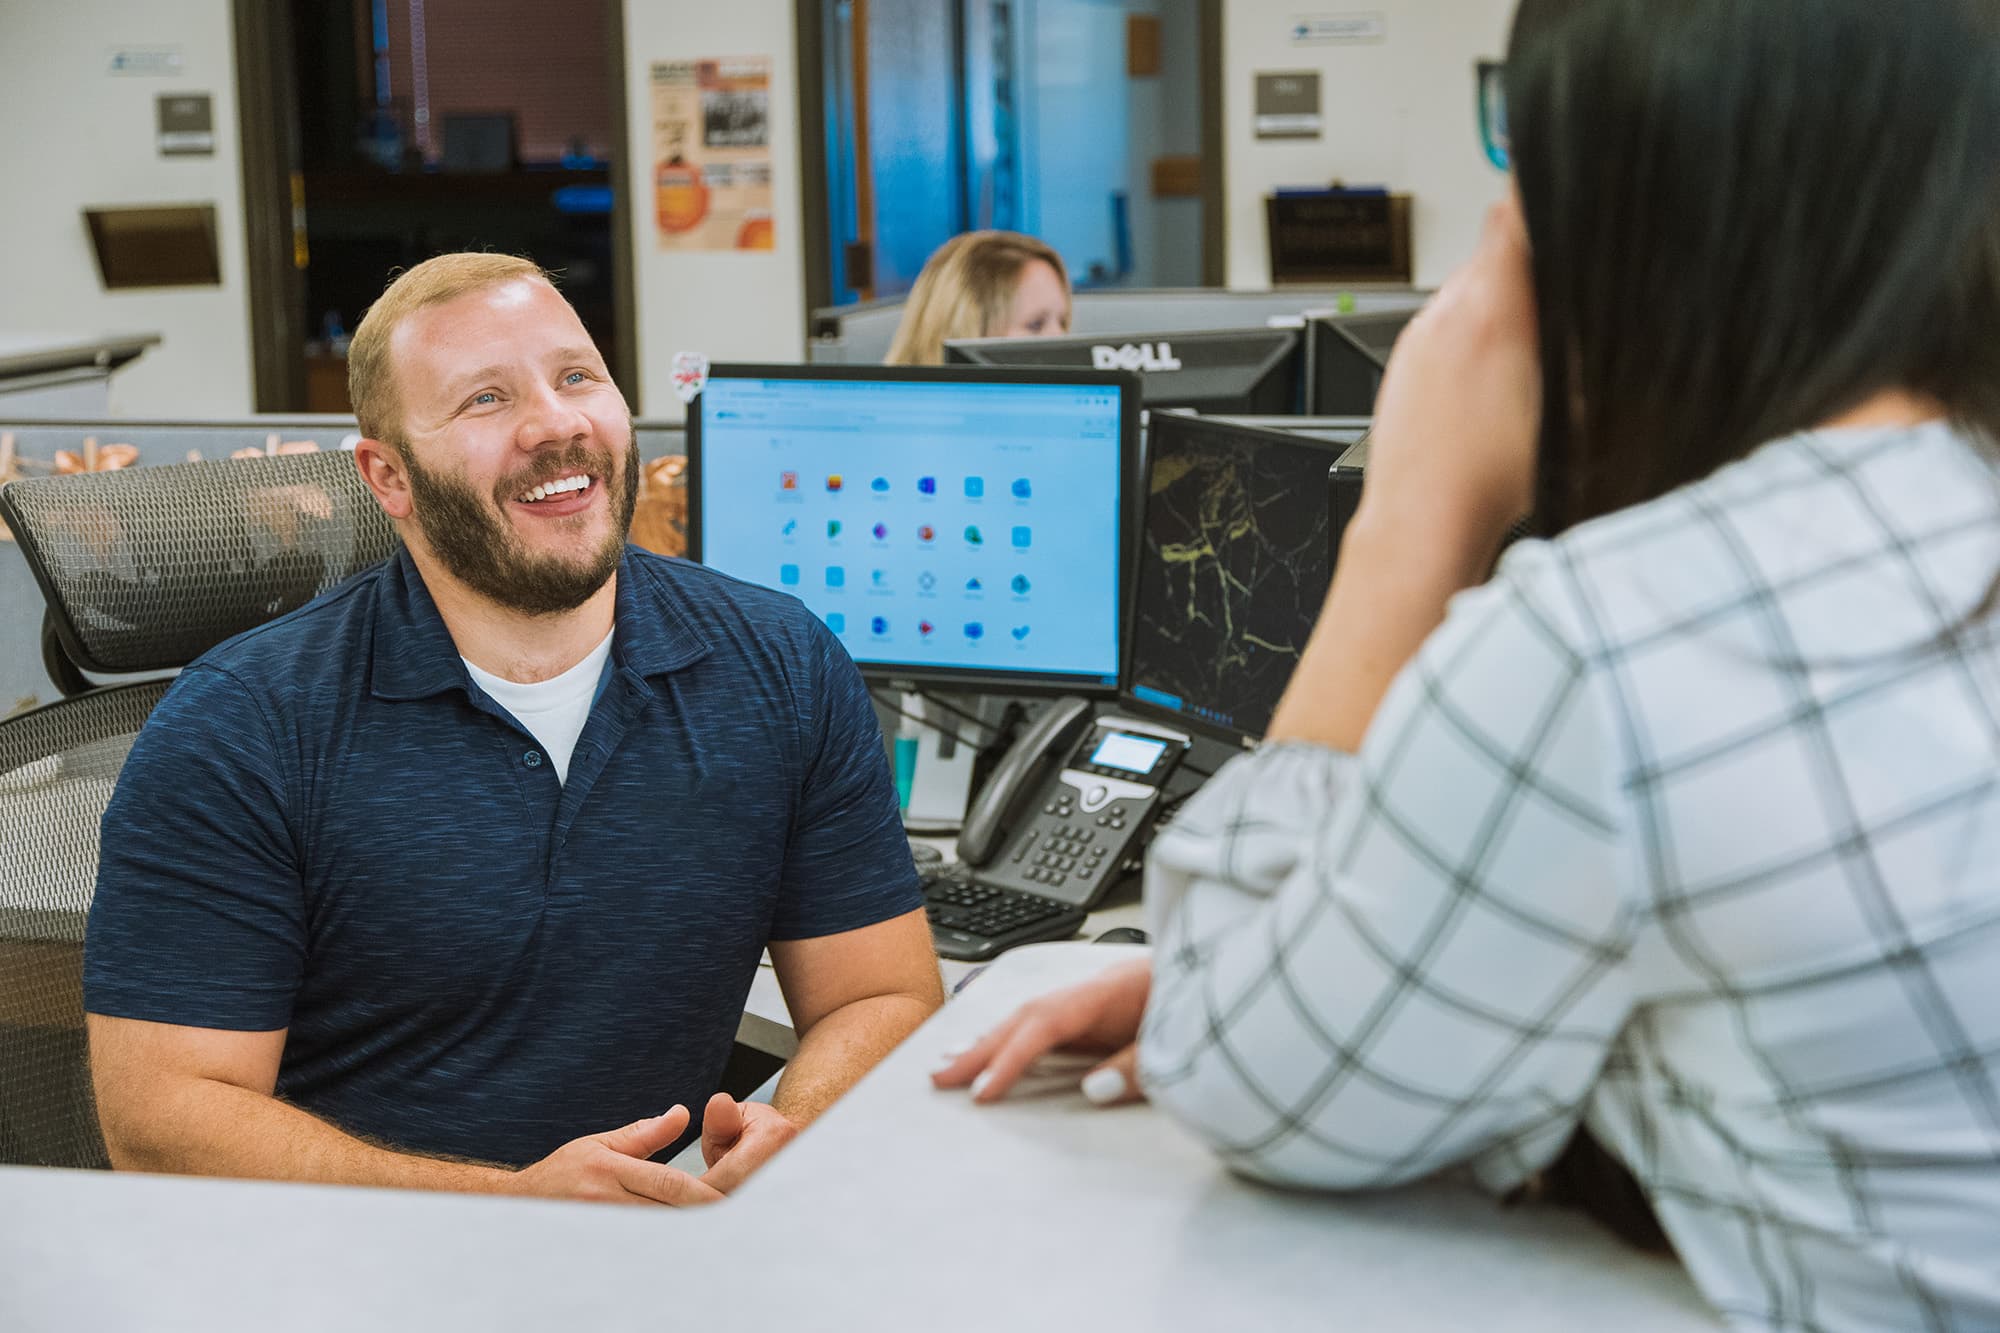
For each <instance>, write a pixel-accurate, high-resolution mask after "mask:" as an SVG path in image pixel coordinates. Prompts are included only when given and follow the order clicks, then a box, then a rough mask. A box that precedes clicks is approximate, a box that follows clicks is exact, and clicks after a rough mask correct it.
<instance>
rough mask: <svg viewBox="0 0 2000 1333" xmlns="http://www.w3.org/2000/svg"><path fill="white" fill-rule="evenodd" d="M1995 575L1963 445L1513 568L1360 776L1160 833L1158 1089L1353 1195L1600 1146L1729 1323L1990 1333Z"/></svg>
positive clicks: (1283, 761) (1311, 782) (1649, 516)
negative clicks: (1620, 1162) (1617, 1160)
mask: <svg viewBox="0 0 2000 1333" xmlns="http://www.w3.org/2000/svg"><path fill="white" fill-rule="evenodd" d="M1996 571H2000V477H1996V474H1995V471H1994V470H1993V469H1992V468H1991V467H1990V466H1989V465H1988V464H1987V463H1986V461H1985V460H1984V459H1983V457H1982V456H1981V455H1979V454H1978V453H1977V452H1976V451H1975V450H1973V449H1972V448H1970V447H1969V446H1968V444H1967V442H1966V440H1965V439H1964V437H1962V436H1961V435H1959V434H1957V433H1956V432H1955V431H1954V430H1953V429H1952V428H1951V427H1949V426H1946V425H1944V424H1932V425H1928V426H1923V427H1919V428H1915V429H1901V430H1889V431H1885V430H1871V431H1860V430H1857V431H1832V432H1822V433H1817V434H1808V435H1801V436H1797V437H1793V438H1790V439H1786V440H1782V441H1779V442H1776V443H1774V444H1771V445H1769V446H1767V447H1765V448H1763V449H1761V450H1759V451H1758V452H1757V453H1755V454H1754V455H1752V456H1751V457H1749V458H1747V459H1744V460H1742V461H1740V462H1738V463H1735V464H1732V465H1730V466H1728V467H1726V468H1723V469H1721V470H1720V471H1718V472H1717V473H1715V474H1714V475H1712V476H1710V477H1709V478H1707V479H1705V480H1704V481H1702V482H1700V483H1698V484H1695V485H1692V486H1689V487H1685V488H1683V489H1681V490H1679V491H1676V492H1674V493H1673V494H1671V495H1669V496H1667V497H1665V498H1663V499H1661V500H1658V501H1656V502H1654V503H1652V504H1648V505H1643V506H1639V507H1637V508H1634V509H1631V510H1627V511H1624V512H1622V513H1619V514H1615V515H1611V516H1609V517H1607V518H1605V519H1602V520H1599V521H1597V522H1593V523H1590V524H1586V525H1583V526H1581V527H1579V528H1577V529H1575V530H1573V531H1572V532H1571V533H1569V534H1566V535H1565V536H1564V537H1562V538H1561V539H1559V540H1557V541H1554V542H1535V543H1528V544H1524V545H1522V546H1520V547H1517V548H1516V549H1515V550H1514V551H1512V552H1510V553H1509V555H1508V558H1507V559H1506V560H1505V561H1504V562H1503V565H1502V568H1501V571H1500V573H1499V574H1498V575H1497V576H1496V578H1495V580H1494V581H1493V582H1492V583H1490V584H1488V585H1487V586H1485V587H1483V588H1479V589H1476V590H1473V591H1470V592H1467V593H1464V594H1462V595H1460V596H1459V597H1458V598H1456V599H1454V601H1453V602H1452V605H1451V608H1450V611H1449V614H1448V616H1447V618H1446V620H1445V623H1444V624H1443V625H1442V626H1441V627H1440V628H1439V629H1438V631H1437V632H1436V633H1435V634H1433V635H1432V636H1431V637H1430V639H1429V640H1428V641H1427V642H1426V643H1425V644H1424V646H1423V648H1422V650H1421V651H1420V652H1419V654H1418V655H1417V657H1416V659H1415V660H1414V661H1413V662H1412V663H1411V664H1410V665H1409V666H1408V667H1407V668H1405V669H1404V671H1403V672H1402V674H1401V675H1400V676H1399V677H1398V678H1397V680H1396V682H1395V684H1394V686H1393V687H1392V688H1391V689H1390V691H1389V693H1388V695H1387V697H1386V698H1385V699H1384V701H1383V704H1382V707H1381V709H1380V711H1379V713H1378V714H1377V715H1376V717H1375V720H1374V723H1373V725H1372V727H1371V728H1370V730H1369V732H1368V736H1367V740H1366V743H1365V744H1364V745H1363V746H1362V749H1361V753H1360V754H1359V755H1358V756H1349V755H1341V754H1336V753H1334V752H1333V751H1331V750H1327V749H1323V748H1320V747H1316V746H1311V745H1305V744H1298V743H1289V744H1274V745H1271V746H1268V747H1266V748H1265V749H1263V750H1261V751H1259V752H1258V753H1256V754H1254V755H1249V756H1245V757H1243V758H1240V759H1238V760H1236V761H1234V762H1233V763H1232V764H1230V765H1229V766H1228V767H1227V768H1226V769H1225V770H1224V771H1223V772H1221V773H1219V774H1217V775H1216V777H1215V778H1214V779H1213V780H1212V781H1210V782H1209V783H1208V785H1207V786H1206V787H1205V788H1204V790H1203V791H1202V792H1201V793H1200V794H1199V795H1198V796H1197V797H1196V798H1195V799H1194V800H1192V801H1190V802H1189V804H1188V805H1187V807H1186V808H1185V810H1184V812H1183V813H1182V814H1181V816H1180V817H1179V819H1178V820H1176V821H1175V823H1174V824H1173V825H1172V826H1171V827H1170V828H1169V829H1167V830H1166V831H1165V832H1164V833H1163V834H1162V835H1161V837H1160V838H1159V840H1158V841H1157V843H1156V844H1155V848H1154V851H1153V855H1152V859H1151V865H1150V868H1149V878H1148V884H1147V902H1148V914H1149V917H1150V924H1151V925H1152V927H1153V930H1154V935H1155V939H1156V942H1157V948H1156V950H1155V963H1154V966H1155V979H1154V986H1153V995H1152V999H1151V1003H1150V1005H1149V1011H1148V1014H1147V1018H1146V1025H1145V1030H1144V1033H1143V1035H1142V1039H1141V1074H1142V1078H1143V1080H1144V1082H1145V1084H1146V1086H1147V1088H1148V1091H1149V1092H1150V1094H1151V1096H1152V1097H1153V1099H1154V1100H1155V1101H1156V1102H1157V1103H1158V1104H1160V1105H1161V1106H1162V1107H1164V1108H1165V1109H1166V1110H1167V1111H1168V1112H1169V1113H1171V1114H1172V1115H1174V1116H1176V1117H1177V1118H1178V1119H1180V1120H1181V1121H1183V1122H1184V1123H1185V1124H1187V1125H1188V1126H1189V1127H1190V1128H1192V1129H1193V1130H1194V1131H1195V1132H1196V1133H1198V1134H1199V1135H1201V1136H1202V1137H1203V1138H1204V1139H1206V1140H1207V1141H1208V1142H1209V1143H1210V1144H1212V1145H1213V1146H1214V1147H1215V1149H1216V1150H1217V1151H1218V1152H1219V1153H1220V1154H1221V1155H1222V1156H1223V1157H1224V1159H1225V1160H1227V1161H1228V1162H1229V1163H1230V1164H1231V1165H1232V1166H1233V1167H1235V1168H1236V1169H1238V1170H1240V1171H1243V1172H1245V1173H1247V1174H1250V1175H1253V1176H1258V1177H1261V1178H1265V1179H1269V1180H1272V1181H1277V1182H1283V1183H1287V1184H1296V1185H1307V1186H1319V1187H1325V1188H1335V1189H1340V1188H1367V1187H1370V1186H1378V1185H1385V1184H1390V1183H1394V1182H1397V1181H1402V1180H1408V1179H1412V1178H1414V1177H1418V1176H1422V1175H1425V1174H1427V1173H1430V1172H1434V1171H1437V1170H1439V1169H1440V1168H1444V1167H1447V1166H1452V1165H1455V1164H1460V1163H1465V1164H1469V1165H1470V1166H1471V1168H1472V1169H1473V1171H1474V1173H1475V1174H1476V1175H1477V1176H1478V1177H1479V1178H1480V1180H1481V1181H1482V1182H1483V1183H1485V1184H1486V1185H1487V1186H1489V1187H1491V1188H1494V1189H1496V1190H1500V1189H1506V1188H1508V1187H1511V1186H1513V1185H1515V1184H1517V1183H1519V1182H1520V1181H1521V1180H1522V1179H1523V1178H1524V1177H1525V1176H1526V1175H1527V1174H1529V1173H1530V1172H1533V1171H1535V1170H1537V1169H1539V1168H1540V1167H1542V1166H1544V1165H1546V1164H1547V1163H1548V1162H1549V1161H1550V1160H1551V1159H1553V1158H1554V1157H1555V1155H1556V1154H1557V1153H1558V1152H1559V1151H1560V1149H1561V1148H1562V1146H1563V1144H1564V1143H1565V1142H1566V1140H1567V1139H1568V1138H1569V1136H1570V1134H1571V1133H1572V1132H1573V1130H1574V1129H1575V1128H1576V1126H1577V1124H1578V1123H1579V1122H1581V1123H1583V1124H1586V1125H1588V1126H1589V1128H1590V1129H1591V1131H1592V1132H1593V1133H1594V1134H1595V1135H1596V1136H1597V1137H1598V1139H1599V1140H1600V1141H1601V1142H1603V1143H1604V1144H1605V1145H1606V1146H1607V1147H1609V1148H1611V1149H1612V1150H1613V1151H1614V1152H1616V1153H1617V1154H1618V1155H1619V1156H1620V1157H1622V1158H1623V1159H1624V1161H1625V1162H1626V1163H1627V1164H1628V1165H1629V1166H1630V1167H1631V1168H1632V1170H1633V1171H1634V1173H1635V1174H1636V1175H1637V1176H1638V1178H1639V1180H1640V1182H1641V1183H1642V1184H1643V1185H1644V1186H1645V1188H1646V1190H1647V1193H1648V1194H1649V1196H1650V1197H1651V1198H1652V1200H1653V1203H1654V1206H1655V1208H1656V1210H1657V1211H1658V1213H1659V1215H1660V1219H1661V1221H1662V1223H1663V1224H1664V1225H1665V1227H1666V1228H1667V1231H1668V1233H1669V1234H1670V1235H1671V1237H1672V1239H1673V1241H1674V1244H1675V1246H1676V1248H1677V1249H1678V1250H1679V1252H1680V1254H1681V1256H1682V1258H1683V1259H1684V1260H1685V1261H1686V1263H1687V1265H1688V1268H1689V1270H1690V1271H1691V1273H1692V1274H1693V1276H1694V1278H1695V1280H1696V1281H1697V1282H1698V1283H1699V1284H1700V1286H1701V1288H1702V1289H1703V1291H1704V1292H1705V1293H1706V1294H1707V1296H1708V1297H1709V1299H1710V1300H1711V1301H1712V1302H1713V1303H1714V1305H1715V1306H1716V1307H1717V1308H1718V1309H1719V1310H1720V1311H1721V1312H1722V1313H1723V1314H1724V1315H1725V1316H1726V1317H1727V1318H1728V1319H1729V1321H1730V1322H1731V1323H1732V1324H1734V1325H1737V1326H1740V1327H1744V1328H1760V1329H1825V1330H1831V1329H1868V1330H1879V1329H1890V1328H1895V1329H1954V1330H1955V1329H1971V1328H1984V1329H1993V1328H2000V614H1996V615H1988V616H1984V617H1974V616H1973V613H1974V612H1975V610H1976V609H1977V608H1979V607H1980V605H1981V603H1982V600H1983V599H1984V597H1985V596H1986V594H1987V592H1988V589H1989V587H1990V586H1991V585H1992V583H1993V580H1994V578H1995V575H1996ZM1968 618H1970V619H1968Z"/></svg>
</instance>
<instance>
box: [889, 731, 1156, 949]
mask: <svg viewBox="0 0 2000 1333" xmlns="http://www.w3.org/2000/svg"><path fill="white" fill-rule="evenodd" d="M1190 744H1191V741H1190V738H1189V737H1188V736H1187V735H1186V734H1185V733H1182V732H1179V731H1176V730H1174V729H1172V728H1171V727H1166V726H1163V725H1160V724H1158V723H1154V722H1142V721H1139V720H1136V719H1133V718H1125V717H1116V716H1108V717H1098V718H1093V717H1092V716H1091V707H1090V704H1089V703H1088V702H1087V701H1086V700H1083V699H1076V698H1066V699H1061V700H1058V701H1057V702H1056V703H1055V704H1053V705H1051V706H1050V709H1049V711H1048V712H1047V713H1045V714H1044V715H1043V716H1042V717H1041V718H1040V719H1039V720H1038V721H1037V722H1036V724H1035V725H1034V726H1033V727H1031V728H1030V729H1029V730H1028V732H1027V733H1026V734H1025V735H1023V736H1022V737H1021V739H1020V740H1019V741H1017V742H1016V743H1015V744H1014V746H1013V748H1012V749H1010V750H1009V751H1008V752H1007V755H1006V757H1005V758H1004V759H1002V760H1001V762H1000V765H999V767H998V768H996V769H995V770H994V773H993V776H992V778H991V779H990V780H989V781H988V782H987V784H986V786H985V787H984V788H983V789H982V790H981V791H980V793H979V795H978V797H977V798H975V800H974V802H973V805H972V808H971V809H970V810H969V811H968V812H967V814H966V819H965V826H964V830H963V832H961V834H960V835H959V839H958V855H959V860H958V862H957V863H955V864H953V865H949V866H946V867H943V868H941V869H938V870H936V871H933V872H932V873H930V874H929V875H928V876H927V882H926V888H927V892H928V896H929V906H928V912H929V915H930V919H931V936H932V939H933V941H934V942H935V944H936V946H937V951H938V952H939V953H940V954H942V955H943V956H945V957H946V958H962V959H982V958H991V957H992V956H994V955H995V954H997V953H1000V952H1001V951H1002V950H1005V949H1009V948H1012V947H1013V946H1014V945H1016V944H1028V943H1032V942H1033V941H1036V940H1046V939H1061V938H1063V937H1065V936H1067V935H1070V934H1071V933H1073V932H1074V931H1075V930H1076V929H1077V927H1078V926H1080V925H1082V924H1083V918H1084V916H1085V914H1086V913H1088V912H1089V910H1090V909H1091V907H1092V906H1094V905H1095V904H1096V903H1097V901H1098V900H1099V899H1100V898H1102V897H1103V896H1104V892H1105V890H1106V889H1108V888H1109V887H1110V886H1111V884H1112V883H1113V882H1114V881H1115V880H1116V879H1117V877H1118V875H1119V874H1120V873H1121V871H1123V870H1124V869H1125V868H1126V867H1127V866H1128V865H1129V864H1130V863H1131V862H1132V861H1133V860H1134V859H1135V857H1136V853H1137V852H1138V851H1139V849H1140V848H1141V847H1142V845H1143V838H1144V836H1145V835H1146V833H1147V831H1148V828H1149V825H1150V822H1151V820H1152V819H1153V817H1154V815H1155V814H1156V812H1157V811H1158V809H1159V805H1160V792H1161V789H1162V787H1163V786H1164V785H1165V783H1166V780H1167V778H1168V776H1169V775H1171V774H1172V773H1173V771H1174V769H1175V768H1176V767H1178V766H1179V764H1180V762H1181V759H1182V758H1183V756H1185V755H1186V754H1187V751H1188V748H1189V745H1190Z"/></svg>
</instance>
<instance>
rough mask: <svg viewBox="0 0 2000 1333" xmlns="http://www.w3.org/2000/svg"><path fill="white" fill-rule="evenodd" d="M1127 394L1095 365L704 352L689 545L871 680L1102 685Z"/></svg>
mask: <svg viewBox="0 0 2000 1333" xmlns="http://www.w3.org/2000/svg"><path fill="white" fill-rule="evenodd" d="M1137 398H1138V385H1137V384H1136V383H1135V382H1134V381H1133V379H1132V377H1131V376H1129V375H1121V374H1116V373H1111V374H1103V373H1081V374H1080V373H1076V372H1064V371H1032V372H1031V371H1010V372H1002V371H993V370H967V369H958V370H951V369H937V368H921V369H919V368H913V367H895V368H885V367H875V366H827V365H821V366H716V367H713V368H712V369H711V370H710V371H709V374H708V378H707V381H706V383H705V385H704V386H703V388H702V391H701V393H700V396H699V397H698V398H696V399H695V401H694V403H693V404H692V406H691V407H690V409H689V413H688V554H689V556H690V557H691V558H693V559H696V560H699V561H701V562H702V563H703V564H705V565H708V566H710V567H712V568H715V569H719V570H721V571H722V572H724V573H726V574H732V575H734V576H736V577H737V578H741V579H745V580H747V581H749V582H751V583H757V584H762V585H764V586H766V587H770V588H775V589H778V590H780V591H783V592H787V593H791V594H793V595H794V596H796V597H798V598H799V599H800V600H801V601H803V602H804V603H805V604H806V605H807V606H808V607H810V608H811V609H812V611H813V612H814V613H815V614H817V615H818V616H819V617H820V619H821V620H823V621H824V622H825V623H826V625H827V627H828V628H829V629H831V630H832V631H833V633H834V634H835V635H836V636H837V637H838V638H839V639H840V641H841V643H842V644H843V645H844V646H845V647H846V649H847V651H848V654H849V655H850V656H852V657H853V658H854V660H855V662H856V663H857V664H858V665H859V666H860V667H861V669H862V671H863V672H864V673H865V674H867V675H869V676H871V677H878V678H887V679H890V680H908V681H918V680H923V681H930V682H934V683H939V684H951V685H955V686H959V687H962V688H994V689H1024V688H1025V689H1039V688H1048V689H1062V690H1071V691H1084V692H1092V691H1095V692H1101V693H1105V694H1109V693H1110V692H1111V691H1112V690H1114V689H1115V687H1116V685H1117V682H1118V670H1119V663H1120V661H1121V660H1122V656H1121V654H1122V650H1123V634H1122V630H1123V626H1124V623H1125V617H1124V608H1125V599H1124V596H1123V594H1124V591H1125V587H1126V571H1127V569H1128V568H1129V556H1128V549H1129V548H1128V543H1129V540H1130V536H1129V528H1128V527H1127V525H1126V524H1125V523H1124V522H1123V521H1122V519H1121V515H1123V514H1124V513H1125V512H1126V511H1127V510H1128V509H1129V508H1130V507H1131V502H1130V495H1131V490H1132V488H1133V486H1135V485H1136V478H1137V473H1138V415H1139V410H1138V403H1137Z"/></svg>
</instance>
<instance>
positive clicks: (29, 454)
mask: <svg viewBox="0 0 2000 1333" xmlns="http://www.w3.org/2000/svg"><path fill="white" fill-rule="evenodd" d="M633 430H634V433H635V434H636V436H637V437H638V442H639V455H640V458H641V459H642V460H643V461H646V462H651V461H652V460H654V459H656V458H660V457H664V456H666V455H668V454H679V453H685V452H686V445H685V443H684V441H685V438H686V437H685V435H684V433H683V432H682V430H681V427H680V425H679V424H678V423H673V422H662V421H647V420H640V421H635V422H633ZM0 435H12V436H13V438H14V448H15V450H16V452H17V453H18V455H19V457H20V459H21V460H22V469H23V471H24V473H25V474H26V475H28V476H37V475H47V474H48V473H49V472H50V471H52V470H54V466H55V460H56V453H57V451H58V450H68V451H70V452H71V453H74V454H76V455H77V456H78V457H82V456H83V454H84V453H85V450H86V441H91V440H94V441H96V443H97V446H98V448H99V449H100V450H101V449H103V448H105V447H107V446H110V445H114V444H123V445H131V446H132V447H133V448H134V449H136V450H137V451H138V459H137V464H138V465H139V466H147V465H157V464H161V463H185V462H189V461H191V460H199V459H216V458H228V457H229V456H230V455H231V454H233V453H235V452H236V451H237V450H239V449H257V450H262V451H267V452H268V451H276V450H279V449H282V448H284V447H285V446H287V445H301V444H311V445H314V446H316V447H317V448H320V449H341V448H351V447H353V444H354V442H355V441H356V440H358V439H359V438H360V432H359V431H358V430H357V429H356V427H355V424H354V418H353V417H351V416H248V417H234V418H227V419H217V420H214V421H146V420H138V419H124V418H112V419H105V420H49V419H36V420H22V421H7V420H0ZM41 624H42V593H41V589H40V588H39V587H37V586H36V584H35V580H34V576H33V575H31V574H30V573H29V572H28V563H27V561H26V560H25V559H24V558H23V557H22V555H21V551H20V548H19V547H18V546H16V545H15V544H14V543H13V542H11V541H0V716H5V715H6V714H8V713H10V712H12V711H14V709H15V708H17V707H19V706H21V705H22V704H23V703H26V702H28V701H31V700H32V701H34V702H39V703H49V702H51V701H53V700H54V699H55V698H56V697H57V690H56V687H55V684H54V682H52V681H51V680H50V679H49V677H48V672H47V670H46V669H45V668H44V667H43V665H42V650H41Z"/></svg>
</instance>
